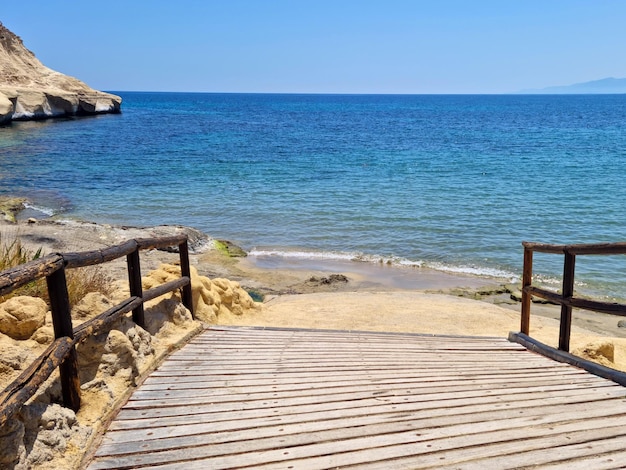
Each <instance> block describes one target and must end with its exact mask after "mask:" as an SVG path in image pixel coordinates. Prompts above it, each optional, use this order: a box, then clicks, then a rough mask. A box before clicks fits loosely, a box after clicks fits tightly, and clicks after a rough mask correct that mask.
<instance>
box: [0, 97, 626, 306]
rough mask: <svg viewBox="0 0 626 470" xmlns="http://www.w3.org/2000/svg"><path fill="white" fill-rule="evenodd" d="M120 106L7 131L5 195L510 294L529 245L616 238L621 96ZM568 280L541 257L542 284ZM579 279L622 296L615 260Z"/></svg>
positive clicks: (164, 101) (623, 271)
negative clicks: (498, 281)
mask: <svg viewBox="0 0 626 470" xmlns="http://www.w3.org/2000/svg"><path fill="white" fill-rule="evenodd" d="M118 94H120V95H121V96H122V98H123V100H124V102H123V105H122V110H123V112H122V114H120V115H102V116H97V117H90V118H74V119H58V120H48V121H40V122H23V123H17V122H16V123H13V124H12V125H10V126H6V127H3V128H0V194H20V195H25V196H27V197H29V198H30V199H31V200H32V201H33V203H34V204H35V205H36V206H38V207H40V208H42V209H45V210H50V211H52V212H54V213H56V214H57V216H61V217H66V218H67V217H78V218H83V219H87V220H93V221H97V222H107V223H114V224H127V225H153V224H182V225H190V226H194V227H197V228H199V229H201V230H203V231H205V232H207V233H209V234H210V235H212V236H215V237H220V238H227V239H230V240H232V241H234V242H236V243H239V244H240V245H242V246H243V247H244V248H246V249H247V250H252V252H253V253H256V254H257V255H259V256H262V255H269V254H272V253H274V254H278V255H281V256H298V257H315V258H324V257H327V258H337V259H359V260H364V261H378V260H383V261H385V262H387V261H389V262H391V263H395V264H399V265H403V266H427V267H432V268H435V269H441V270H449V271H456V272H467V273H473V274H478V275H489V276H499V277H503V278H511V279H515V278H519V277H520V275H521V265H522V253H523V252H522V247H521V242H522V241H523V240H529V241H541V242H546V243H584V242H611V241H624V240H626V215H625V211H624V207H625V202H624V201H626V184H625V183H624V175H626V95H552V96H550V95H478V96H471V95H439V96H435V95H423V96H419V95H411V96H400V95H379V96H377V95H273V94H201V93H130V92H127V93H125V92H122V93H118ZM544 256H545V259H544ZM561 271H562V259H561V257H559V256H555V255H542V256H537V258H536V262H535V272H537V273H538V278H539V279H543V282H546V283H548V284H550V283H553V282H554V283H555V282H557V279H558V278H559V277H560V273H561ZM577 280H578V281H579V284H578V288H579V289H580V290H583V291H588V292H590V293H593V294H600V295H602V296H608V297H619V298H624V297H626V258H624V257H623V256H614V257H609V258H608V259H607V258H602V259H600V258H596V257H594V258H591V257H587V258H585V259H581V257H579V259H578V260H577Z"/></svg>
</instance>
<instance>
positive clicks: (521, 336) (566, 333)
mask: <svg viewBox="0 0 626 470" xmlns="http://www.w3.org/2000/svg"><path fill="white" fill-rule="evenodd" d="M522 245H523V246H524V271H523V277H522V320H521V326H520V332H519V333H514V332H511V333H510V334H509V340H511V341H515V342H517V343H520V344H522V345H524V346H525V347H526V348H528V349H530V350H532V351H535V352H538V353H539V354H543V355H544V356H547V357H549V358H551V359H554V360H556V361H559V362H565V363H568V364H572V365H575V366H576V367H580V368H582V369H585V370H586V371H588V372H591V373H592V374H595V375H598V376H600V377H604V378H606V379H609V380H612V381H614V382H617V383H618V384H620V385H624V386H626V373H625V372H622V371H619V370H616V369H613V368H611V367H606V366H603V365H601V364H598V363H595V362H592V361H589V360H586V359H583V358H581V357H578V356H575V355H573V354H570V353H569V346H570V335H571V328H572V308H574V307H576V308H582V309H585V310H592V311H596V312H602V313H608V314H611V315H619V316H626V305H624V304H619V303H612V302H598V301H595V300H589V299H583V298H579V297H575V296H574V271H575V267H576V256H577V255H622V254H626V243H625V242H620V243H600V244H578V245H549V244H544V243H531V242H523V243H522ZM534 252H540V253H553V254H562V255H564V256H565V259H564V262H563V285H562V289H561V293H560V294H559V293H557V292H553V291H550V290H547V289H542V288H540V287H537V286H533V285H532V279H533V253H534ZM532 296H536V297H540V298H543V299H546V300H548V301H550V302H552V303H555V304H557V305H560V306H561V318H560V327H559V346H558V349H556V348H552V347H550V346H548V345H546V344H543V343H541V342H539V341H537V340H536V339H534V338H531V337H530V336H529V332H530V305H531V300H532Z"/></svg>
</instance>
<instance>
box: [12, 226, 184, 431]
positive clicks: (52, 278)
mask: <svg viewBox="0 0 626 470" xmlns="http://www.w3.org/2000/svg"><path fill="white" fill-rule="evenodd" d="M170 247H178V252H179V256H180V266H181V277H180V278H178V279H175V280H173V281H169V282H166V283H165V284H162V285H160V286H157V287H154V288H152V289H149V290H147V291H145V292H142V288H141V269H140V264H139V252H140V251H141V250H150V249H157V248H161V249H163V248H170ZM123 256H126V257H127V268H128V273H129V284H130V291H131V296H130V297H129V298H127V299H125V300H124V301H122V302H121V303H119V304H118V305H116V306H114V307H112V308H111V309H109V310H107V311H106V312H103V313H101V314H100V315H98V316H96V317H94V318H92V319H90V320H88V321H86V322H85V323H83V324H81V325H80V326H79V327H77V328H73V326H72V318H71V311H70V305H69V298H68V293H67V281H66V278H65V270H66V269H73V268H80V267H85V266H93V265H98V264H102V263H107V262H109V261H113V260H116V259H119V258H121V257H123ZM44 277H45V278H46V283H47V286H48V295H49V297H50V309H51V312H52V321H53V328H54V333H55V338H56V339H55V340H54V341H53V342H52V344H50V346H48V348H47V349H46V350H45V352H44V353H43V354H42V355H41V356H39V357H38V358H37V359H36V360H35V361H34V362H33V363H32V364H31V365H30V366H29V367H27V368H26V369H25V370H24V371H23V372H22V373H21V374H20V375H19V377H18V378H17V379H15V380H14V381H13V382H11V384H9V385H8V386H7V388H5V390H4V391H3V392H2V393H1V394H0V427H1V426H2V425H3V424H4V423H6V422H7V420H9V419H10V418H11V416H13V414H14V413H15V412H16V411H18V410H19V409H20V408H21V407H22V406H23V404H24V403H25V402H26V401H27V400H28V399H29V398H30V397H32V396H33V395H34V394H35V393H36V391H37V390H38V389H39V387H41V385H42V384H43V383H44V382H45V381H46V380H47V379H48V377H49V376H50V374H52V372H53V371H54V369H56V368H57V367H58V368H59V372H60V378H61V388H62V392H63V404H64V405H65V406H66V407H68V408H72V409H74V411H77V410H78V409H79V408H80V380H79V376H78V364H77V356H76V345H77V344H78V343H81V342H82V341H84V340H85V339H86V338H87V337H88V336H90V335H96V334H99V333H101V332H103V331H107V330H109V329H110V328H111V325H112V324H113V323H114V322H115V321H116V320H118V319H119V318H120V317H121V316H122V315H124V314H126V313H128V312H131V311H132V312H133V320H134V321H135V322H136V323H137V324H138V325H139V326H141V327H145V319H144V313H143V305H144V303H145V302H147V301H149V300H152V299H155V298H157V297H159V296H161V295H164V294H166V293H168V292H172V291H175V290H177V289H181V290H182V295H181V297H182V302H183V305H185V307H187V309H189V311H190V312H191V314H192V316H193V314H194V312H193V299H192V292H191V271H190V264H189V248H188V241H187V235H174V236H167V237H160V238H138V239H133V240H128V241H126V242H124V243H121V244H119V245H115V246H111V247H107V248H104V249H101V250H94V251H85V252H80V253H65V254H62V253H55V254H51V255H48V256H45V257H43V258H41V259H38V260H34V261H30V262H28V263H25V264H23V265H20V266H17V267H15V268H11V269H8V270H6V271H3V272H0V295H5V294H8V293H10V292H12V291H14V290H16V289H17V288H19V287H21V286H23V285H25V284H28V283H29V282H32V281H35V280H37V279H41V278H44Z"/></svg>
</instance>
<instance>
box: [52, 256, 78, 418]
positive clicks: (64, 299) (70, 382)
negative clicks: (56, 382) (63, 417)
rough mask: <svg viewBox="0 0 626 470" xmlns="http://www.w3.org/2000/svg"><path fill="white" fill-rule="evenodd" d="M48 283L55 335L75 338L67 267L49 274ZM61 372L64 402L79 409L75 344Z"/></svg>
mask: <svg viewBox="0 0 626 470" xmlns="http://www.w3.org/2000/svg"><path fill="white" fill-rule="evenodd" d="M46 283H47V285H48V296H49V297H50V310H51V313H52V326H53V328H54V336H55V338H57V339H58V338H62V337H64V336H67V337H69V338H72V339H74V328H73V327H72V316H71V309H70V299H69V294H68V292H67V281H66V278H65V267H63V266H62V267H61V268H60V269H58V270H56V271H55V272H53V273H52V274H49V275H48V276H47V277H46ZM59 373H60V375H61V390H62V393H63V404H64V405H65V406H66V407H67V408H71V409H72V410H74V411H78V409H79V408H80V378H79V377H78V357H77V356H76V348H75V347H74V346H72V347H71V348H70V350H69V353H68V355H67V358H66V359H65V360H64V361H63V362H62V363H61V365H60V366H59Z"/></svg>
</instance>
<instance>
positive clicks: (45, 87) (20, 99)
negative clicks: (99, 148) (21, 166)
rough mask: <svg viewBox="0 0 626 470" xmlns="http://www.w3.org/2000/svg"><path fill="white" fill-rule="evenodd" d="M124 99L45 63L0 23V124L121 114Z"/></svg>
mask: <svg viewBox="0 0 626 470" xmlns="http://www.w3.org/2000/svg"><path fill="white" fill-rule="evenodd" d="M121 103H122V99H121V98H120V97H119V96H116V95H112V94H110V93H103V92H100V91H96V90H94V89H92V88H90V87H89V86H87V85H86V84H85V83H83V82H81V81H80V80H78V79H76V78H74V77H69V76H67V75H63V74H62V73H59V72H56V71H54V70H52V69H49V68H48V67H46V66H45V65H43V64H42V63H41V62H40V61H39V60H38V59H37V58H36V57H35V55H34V54H33V53H32V52H31V51H29V50H28V49H27V48H26V47H25V46H24V44H23V43H22V40H21V39H20V38H19V37H18V36H16V35H15V34H13V33H12V32H11V31H9V30H8V29H7V28H6V27H4V25H3V24H2V23H0V124H2V123H7V122H9V121H12V120H29V119H46V118H50V117H60V116H73V115H88V114H99V113H119V112H120V105H121Z"/></svg>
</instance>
